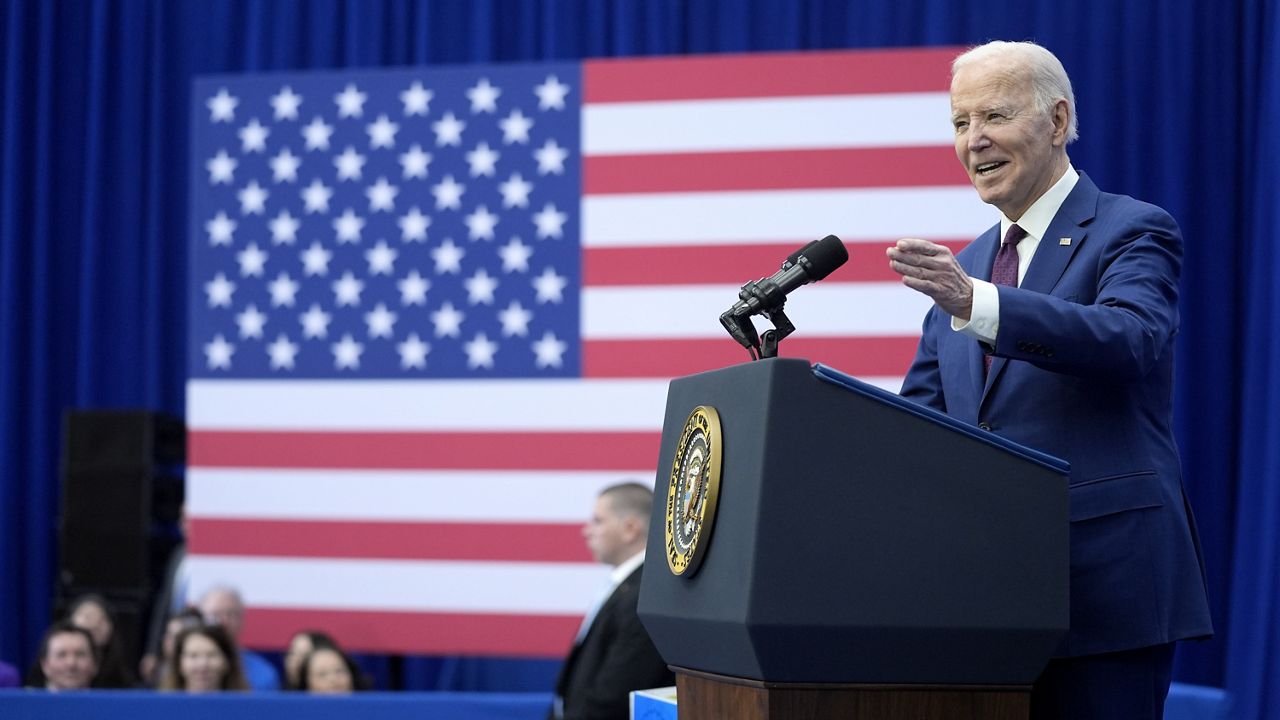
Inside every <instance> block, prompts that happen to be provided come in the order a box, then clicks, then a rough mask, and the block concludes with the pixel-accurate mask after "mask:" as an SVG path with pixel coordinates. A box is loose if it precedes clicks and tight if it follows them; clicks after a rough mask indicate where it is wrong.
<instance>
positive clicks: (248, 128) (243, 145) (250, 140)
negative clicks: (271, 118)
mask: <svg viewBox="0 0 1280 720" xmlns="http://www.w3.org/2000/svg"><path fill="white" fill-rule="evenodd" d="M238 134H239V135H240V152H246V153H251V152H263V151H265V150H266V149H267V136H268V135H270V134H271V130H270V129H269V128H267V127H266V126H265V125H263V124H262V123H260V122H258V118H252V119H250V120H249V124H248V125H245V126H244V127H242V128H240V131H239V133H238Z"/></svg>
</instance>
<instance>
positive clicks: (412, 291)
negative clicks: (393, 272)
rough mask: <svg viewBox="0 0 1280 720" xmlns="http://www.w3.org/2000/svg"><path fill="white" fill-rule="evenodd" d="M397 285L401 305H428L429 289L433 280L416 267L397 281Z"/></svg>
mask: <svg viewBox="0 0 1280 720" xmlns="http://www.w3.org/2000/svg"><path fill="white" fill-rule="evenodd" d="M396 287H397V288H399V290H400V304H401V305H426V304H427V291H428V290H430V289H431V281H430V280H427V279H426V278H424V277H422V275H421V274H419V273H418V271H417V269H416V268H415V269H413V270H410V271H409V274H408V275H405V276H404V278H403V279H401V280H399V281H398V282H396Z"/></svg>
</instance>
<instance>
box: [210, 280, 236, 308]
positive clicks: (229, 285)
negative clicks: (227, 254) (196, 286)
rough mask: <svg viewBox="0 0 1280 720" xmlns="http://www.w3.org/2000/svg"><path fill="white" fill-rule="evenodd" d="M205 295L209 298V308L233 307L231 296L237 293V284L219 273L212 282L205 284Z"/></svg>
mask: <svg viewBox="0 0 1280 720" xmlns="http://www.w3.org/2000/svg"><path fill="white" fill-rule="evenodd" d="M204 291H205V294H207V295H208V296H209V307H227V308H229V307H231V295H232V294H233V293H235V291H236V284H235V283H233V282H231V281H230V280H228V279H227V276H226V275H223V274H222V273H218V274H217V275H215V276H214V277H213V279H212V280H210V281H209V282H207V283H205V284H204Z"/></svg>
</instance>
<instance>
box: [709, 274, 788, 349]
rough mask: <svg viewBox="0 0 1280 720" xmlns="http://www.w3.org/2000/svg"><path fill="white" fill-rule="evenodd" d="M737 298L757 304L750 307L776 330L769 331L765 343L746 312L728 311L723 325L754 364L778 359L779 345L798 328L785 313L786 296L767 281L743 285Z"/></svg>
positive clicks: (722, 316)
mask: <svg viewBox="0 0 1280 720" xmlns="http://www.w3.org/2000/svg"><path fill="white" fill-rule="evenodd" d="M738 297H739V298H740V299H741V300H743V301H744V302H745V301H750V300H753V299H754V300H755V302H754V303H749V304H750V305H754V307H755V308H756V309H755V314H760V315H763V316H765V318H767V319H768V320H769V322H771V323H773V329H772V330H766V331H765V332H764V337H763V339H762V338H761V337H760V336H759V335H758V334H757V333H756V328H755V326H754V325H752V324H751V315H752V314H753V313H752V312H751V311H750V310H748V309H746V308H742V309H740V310H739V311H738V312H736V313H735V312H734V311H733V309H730V310H727V311H725V313H724V314H723V315H721V316H720V324H721V325H723V326H724V327H725V329H726V330H728V331H729V334H730V335H732V336H733V339H734V340H737V341H738V344H739V345H741V346H743V347H745V348H746V349H747V352H748V353H749V354H750V355H751V359H752V360H763V359H764V358H773V357H778V343H779V342H780V341H781V340H782V339H783V338H785V337H786V336H788V335H790V334H791V333H793V332H795V330H796V326H795V325H793V324H792V322H791V320H790V318H788V317H787V315H786V313H784V312H783V311H782V308H783V305H785V304H786V299H787V296H786V295H785V294H783V293H782V292H781V291H780V290H779V288H778V286H777V284H776V283H773V282H770V281H769V280H767V279H766V280H758V281H752V282H749V283H747V284H746V285H743V286H742V290H741V291H740V292H739V293H738Z"/></svg>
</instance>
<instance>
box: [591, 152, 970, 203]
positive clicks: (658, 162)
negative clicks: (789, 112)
mask: <svg viewBox="0 0 1280 720" xmlns="http://www.w3.org/2000/svg"><path fill="white" fill-rule="evenodd" d="M968 184H969V178H968V176H967V175H965V172H964V169H963V168H962V167H961V166H960V163H958V162H956V157H955V153H953V152H952V151H951V148H950V147H939V146H931V147H893V148H838V149H819V150H762V151H753V152H722V153H716V152H707V153H678V154H664V155H592V156H587V157H584V158H583V159H582V191H583V192H584V193H585V194H587V195H606V194H611V193H657V192H704V191H730V190H788V189H801V188H863V187H927V186H935V185H963V186H967V185H968Z"/></svg>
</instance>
